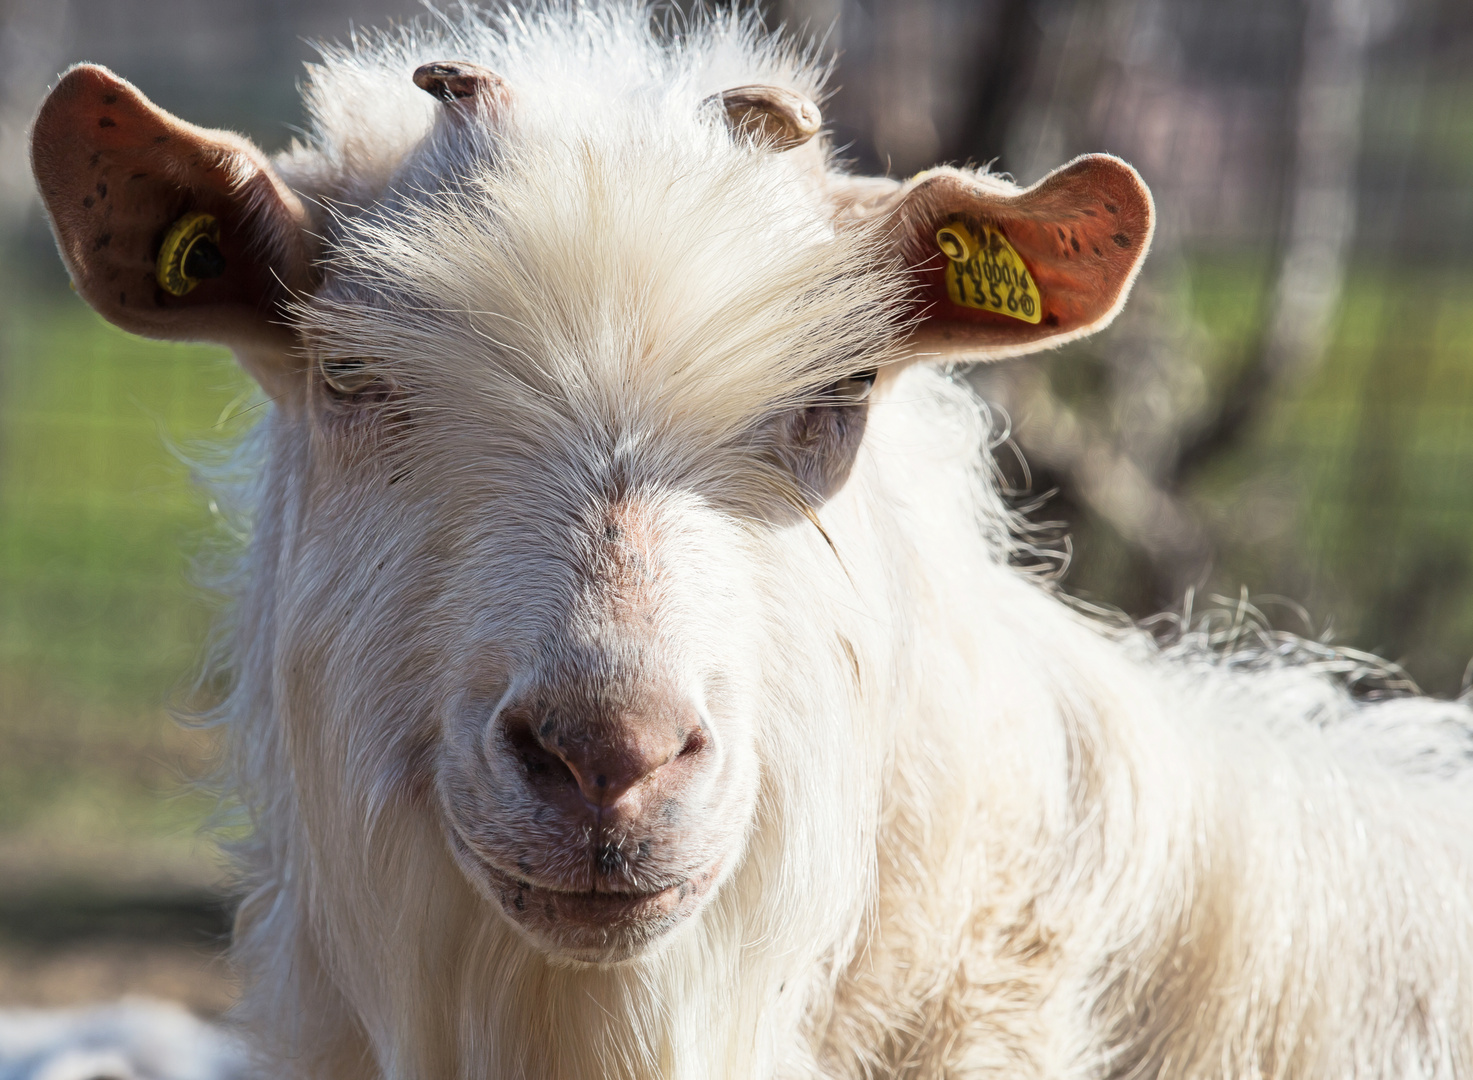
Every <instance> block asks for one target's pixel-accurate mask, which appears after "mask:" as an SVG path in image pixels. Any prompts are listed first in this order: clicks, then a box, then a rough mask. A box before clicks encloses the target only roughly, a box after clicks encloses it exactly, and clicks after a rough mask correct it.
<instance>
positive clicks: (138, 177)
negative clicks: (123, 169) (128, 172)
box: [128, 172, 148, 181]
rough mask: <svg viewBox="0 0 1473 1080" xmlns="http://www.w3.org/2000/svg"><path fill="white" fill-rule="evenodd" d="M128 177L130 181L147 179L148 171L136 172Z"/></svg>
mask: <svg viewBox="0 0 1473 1080" xmlns="http://www.w3.org/2000/svg"><path fill="white" fill-rule="evenodd" d="M128 179H129V180H130V181H131V180H147V179H148V173H146V172H136V173H134V174H133V175H132V176H130V177H128Z"/></svg>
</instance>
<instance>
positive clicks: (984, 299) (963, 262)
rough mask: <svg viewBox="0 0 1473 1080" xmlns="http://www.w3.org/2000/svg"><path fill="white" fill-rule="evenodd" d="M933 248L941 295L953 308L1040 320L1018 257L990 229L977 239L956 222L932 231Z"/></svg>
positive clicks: (1039, 304)
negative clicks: (938, 257) (942, 277)
mask: <svg viewBox="0 0 1473 1080" xmlns="http://www.w3.org/2000/svg"><path fill="white" fill-rule="evenodd" d="M936 246H937V247H939V248H940V249H941V254H943V255H945V256H946V259H947V263H946V295H947V296H949V297H950V298H951V302H952V303H953V304H959V305H961V306H962V307H969V308H977V309H979V310H981V311H995V312H997V313H998V314H999V315H1007V316H1009V317H1011V318H1014V319H1022V320H1023V321H1024V322H1028V323H1036V322H1038V321H1039V319H1041V318H1043V299H1042V298H1041V297H1040V296H1039V295H1038V286H1037V284H1035V283H1034V281H1033V275H1032V274H1030V273H1029V272H1028V268H1027V267H1026V266H1024V265H1023V257H1022V256H1021V255H1019V254H1018V253H1017V251H1016V250H1014V248H1013V245H1012V244H1009V243H1008V242H1007V239H1006V238H1005V237H1004V236H1003V234H1002V233H1000V232H998V231H997V230H996V229H994V228H993V227H992V226H990V225H984V226H982V235H981V236H980V237H979V236H975V235H973V233H972V230H971V229H969V228H967V226H966V225H964V224H963V223H962V222H960V221H953V222H952V223H951V224H950V225H943V226H942V227H941V228H940V229H938V230H936Z"/></svg>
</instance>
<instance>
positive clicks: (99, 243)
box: [92, 232, 113, 251]
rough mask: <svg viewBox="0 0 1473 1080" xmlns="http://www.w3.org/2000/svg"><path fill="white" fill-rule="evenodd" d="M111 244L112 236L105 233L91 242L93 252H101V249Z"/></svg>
mask: <svg viewBox="0 0 1473 1080" xmlns="http://www.w3.org/2000/svg"><path fill="white" fill-rule="evenodd" d="M112 242H113V234H112V233H107V232H105V233H103V234H102V235H101V236H99V237H98V238H97V239H96V240H94V241H92V250H93V251H101V250H102V249H103V248H105V247H107V246H108V245H109V244H111V243H112Z"/></svg>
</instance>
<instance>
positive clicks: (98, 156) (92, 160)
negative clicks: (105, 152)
mask: <svg viewBox="0 0 1473 1080" xmlns="http://www.w3.org/2000/svg"><path fill="white" fill-rule="evenodd" d="M101 160H102V151H101V150H99V151H97V153H95V154H93V155H92V157H91V158H89V159H88V161H87V167H88V168H89V169H95V168H97V163H98V162H99V161H101Z"/></svg>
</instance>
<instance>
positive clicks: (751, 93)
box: [706, 86, 823, 151]
mask: <svg viewBox="0 0 1473 1080" xmlns="http://www.w3.org/2000/svg"><path fill="white" fill-rule="evenodd" d="M717 99H720V101H721V107H722V109H724V110H725V111H726V123H727V126H728V127H729V128H731V131H732V134H734V135H741V134H751V135H754V136H755V137H756V138H757V140H758V141H759V142H761V143H762V144H763V145H764V146H766V147H767V148H769V149H771V150H778V151H781V150H791V149H792V148H793V147H795V146H802V145H803V144H804V143H806V142H807V141H808V140H809V139H811V138H813V136H815V135H817V134H818V129H819V128H820V127H821V126H822V125H823V117H822V115H821V114H820V113H819V111H818V106H817V105H815V104H814V103H813V102H811V101H809V100H808V99H807V98H806V97H804V96H803V95H802V94H797V93H794V92H793V91H791V90H785V89H783V88H782V87H781V86H738V87H737V88H736V89H734V90H727V91H724V92H723V93H720V94H713V95H712V96H711V97H709V98H707V99H706V100H707V101H715V100H717Z"/></svg>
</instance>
